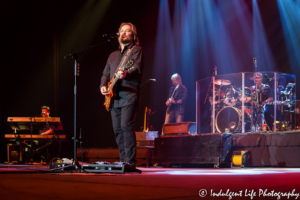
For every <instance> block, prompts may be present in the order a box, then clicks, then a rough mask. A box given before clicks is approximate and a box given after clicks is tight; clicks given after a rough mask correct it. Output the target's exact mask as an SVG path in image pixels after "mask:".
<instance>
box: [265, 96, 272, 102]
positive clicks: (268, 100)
mask: <svg viewBox="0 0 300 200" xmlns="http://www.w3.org/2000/svg"><path fill="white" fill-rule="evenodd" d="M271 101H273V97H269V98H267V99H266V100H265V101H264V102H271Z"/></svg>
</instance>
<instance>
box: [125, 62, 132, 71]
mask: <svg viewBox="0 0 300 200" xmlns="http://www.w3.org/2000/svg"><path fill="white" fill-rule="evenodd" d="M133 68H134V66H133V59H131V60H129V61H128V62H127V63H126V65H125V68H124V70H126V71H130V70H132V69H133Z"/></svg>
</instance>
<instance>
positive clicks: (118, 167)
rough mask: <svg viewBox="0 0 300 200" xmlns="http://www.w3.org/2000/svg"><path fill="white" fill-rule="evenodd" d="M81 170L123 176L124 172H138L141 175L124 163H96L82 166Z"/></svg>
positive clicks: (139, 171)
mask: <svg viewBox="0 0 300 200" xmlns="http://www.w3.org/2000/svg"><path fill="white" fill-rule="evenodd" d="M81 170H82V171H83V172H88V173H117V174H124V173H125V172H138V173H139V174H140V173H142V171H141V170H139V169H136V168H132V167H131V166H130V165H127V164H124V163H122V164H121V163H114V164H110V163H106V162H98V163H96V164H82V165H81Z"/></svg>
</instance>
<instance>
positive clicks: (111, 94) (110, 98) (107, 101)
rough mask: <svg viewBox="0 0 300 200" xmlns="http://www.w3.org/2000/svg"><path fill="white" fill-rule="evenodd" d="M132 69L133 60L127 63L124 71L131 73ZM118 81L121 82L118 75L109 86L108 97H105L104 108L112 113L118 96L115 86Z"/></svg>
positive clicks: (111, 80)
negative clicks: (115, 98)
mask: <svg viewBox="0 0 300 200" xmlns="http://www.w3.org/2000/svg"><path fill="white" fill-rule="evenodd" d="M132 68H133V60H132V59H131V60H129V61H128V62H127V63H126V65H125V66H124V67H123V69H124V70H125V71H127V72H129V71H130V70H131V69H132ZM118 80H119V78H118V77H117V76H116V75H114V77H112V78H111V79H110V81H109V82H108V84H107V92H108V95H105V102H104V106H105V109H106V110H107V111H110V110H111V108H112V103H113V102H112V101H113V97H114V96H116V94H115V92H114V85H115V84H116V82H117V81H118Z"/></svg>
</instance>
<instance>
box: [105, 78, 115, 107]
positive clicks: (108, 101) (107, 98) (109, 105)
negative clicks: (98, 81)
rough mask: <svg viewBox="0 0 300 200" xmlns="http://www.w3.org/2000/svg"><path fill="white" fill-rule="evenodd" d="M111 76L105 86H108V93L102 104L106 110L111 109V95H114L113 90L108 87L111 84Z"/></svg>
mask: <svg viewBox="0 0 300 200" xmlns="http://www.w3.org/2000/svg"><path fill="white" fill-rule="evenodd" d="M113 81H114V80H113V78H111V79H110V81H109V82H108V84H107V88H108V90H107V91H108V93H109V94H108V95H105V102H104V106H105V109H106V110H107V111H110V110H111V108H112V101H113V97H114V96H115V94H114V92H113V90H110V89H109V88H110V86H111V84H112V83H113Z"/></svg>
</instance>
